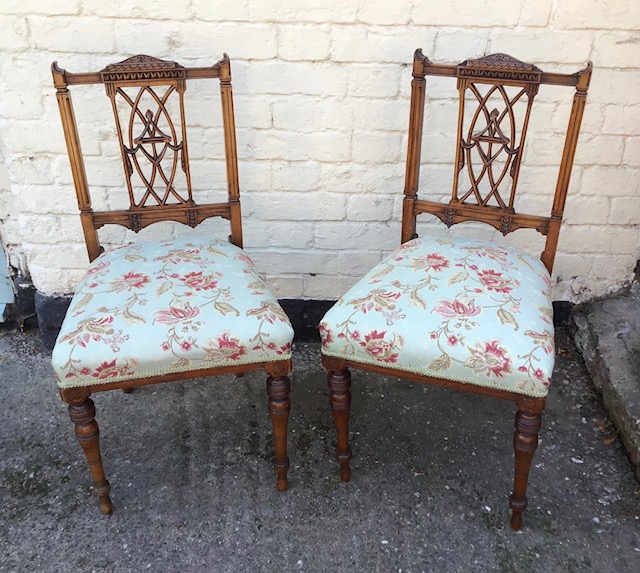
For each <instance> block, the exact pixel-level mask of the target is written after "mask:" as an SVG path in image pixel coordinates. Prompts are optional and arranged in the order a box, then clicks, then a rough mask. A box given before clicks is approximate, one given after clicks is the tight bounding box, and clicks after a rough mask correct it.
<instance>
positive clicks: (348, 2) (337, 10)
mask: <svg viewBox="0 0 640 573" xmlns="http://www.w3.org/2000/svg"><path fill="white" fill-rule="evenodd" d="M357 11H358V0H291V1H290V2H281V3H274V2H272V1H270V0H253V1H252V2H250V5H249V14H250V17H251V19H252V20H256V21H271V22H319V23H325V22H335V23H343V22H354V21H355V20H356V14H357Z"/></svg>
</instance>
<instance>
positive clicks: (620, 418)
mask: <svg viewBox="0 0 640 573" xmlns="http://www.w3.org/2000/svg"><path fill="white" fill-rule="evenodd" d="M574 319H575V323H576V329H575V342H576V344H577V346H578V348H579V350H580V353H581V354H582V357H583V359H584V361H585V364H586V366H587V370H588V372H589V374H590V376H591V379H592V380H593V383H594V386H595V387H596V389H597V390H598V393H599V394H601V396H602V401H603V404H604V407H605V408H606V410H607V412H608V414H609V417H610V418H611V420H612V422H613V424H614V426H615V428H616V430H617V431H618V436H619V437H620V440H621V441H622V443H623V445H624V446H625V448H626V450H627V452H628V453H629V458H630V459H631V463H632V464H633V466H634V468H635V472H636V477H637V478H638V481H640V374H639V373H640V283H635V284H634V285H633V287H632V288H631V289H629V290H628V291H622V292H620V293H618V294H616V295H612V296H608V297H606V298H604V299H602V300H598V301H594V302H592V303H589V304H586V305H583V306H582V307H581V308H579V309H577V310H576V312H575V315H574Z"/></svg>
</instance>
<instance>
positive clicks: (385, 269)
mask: <svg viewBox="0 0 640 573" xmlns="http://www.w3.org/2000/svg"><path fill="white" fill-rule="evenodd" d="M591 69H592V66H591V63H589V64H588V65H587V67H586V68H585V69H583V70H581V71H579V72H577V73H575V74H570V75H569V74H566V75H565V74H557V73H546V72H543V71H541V70H540V69H538V68H537V67H536V66H533V65H530V64H525V63H523V62H521V61H519V60H516V59H515V58H512V57H511V56H508V55H504V54H493V55H490V56H486V57H483V58H480V59H476V60H467V61H465V62H463V63H461V64H459V65H457V66H455V65H438V64H433V63H431V62H430V61H429V59H428V58H426V57H425V56H424V55H423V54H422V51H421V50H417V51H416V53H415V56H414V61H413V81H412V83H411V111H410V119H409V143H408V152H407V164H406V181H405V187H404V202H403V213H402V237H401V246H400V247H399V248H398V249H396V250H395V251H393V252H392V253H391V254H390V255H389V256H388V257H386V258H385V259H384V260H383V261H382V262H381V263H380V264H379V265H378V266H376V267H375V268H374V269H372V270H371V271H370V272H369V273H368V274H367V275H365V276H364V278H362V279H361V280H360V281H359V282H358V283H357V284H356V285H355V286H354V287H353V288H351V289H350V290H349V291H348V292H347V293H346V294H344V295H343V296H342V297H341V298H340V299H339V300H338V302H337V303H336V304H335V306H333V308H331V309H330V310H329V311H328V312H327V314H326V315H325V317H324V318H323V320H322V321H321V323H320V332H321V336H322V353H323V365H324V367H325V369H327V370H328V384H329V398H330V403H331V407H332V411H333V417H334V421H335V425H336V431H337V442H338V447H337V459H338V461H339V463H340V477H341V479H342V481H349V479H350V477H351V469H350V463H349V462H350V460H351V450H350V447H349V436H348V430H349V408H350V404H351V393H350V388H351V374H350V371H349V368H355V369H360V370H368V371H371V372H377V373H380V374H383V375H386V376H395V377H400V378H407V379H410V380H416V381H419V382H424V383H427V384H438V385H441V386H446V387H451V388H456V389H458V390H463V391H467V392H475V393H478V394H485V395H488V396H496V397H498V398H503V399H507V400H513V401H514V402H515V404H516V407H517V414H516V419H515V436H514V450H515V481H514V487H513V494H512V495H511V497H510V507H511V510H512V516H511V527H512V528H513V529H516V530H517V529H520V527H521V526H522V513H523V512H524V511H525V509H526V507H527V497H526V489H527V480H528V476H529V469H530V466H531V460H532V458H533V455H534V452H535V450H536V446H537V443H538V431H539V429H540V424H541V414H542V411H543V410H544V407H545V399H546V396H547V392H548V387H549V384H550V382H551V373H552V370H553V365H554V332H553V309H552V305H551V298H550V287H551V279H550V276H551V271H552V268H553V262H554V258H555V254H556V247H557V243H558V234H559V231H560V224H561V222H562V214H563V210H564V205H565V198H566V195H567V188H568V186H569V178H570V175H571V167H572V164H573V158H574V154H575V149H576V143H577V139H578V132H579V129H580V122H581V120H582V115H583V110H584V105H585V100H586V96H587V88H588V86H589V81H590V78H591ZM427 75H429V76H446V77H452V78H457V84H458V91H459V112H458V124H457V138H456V146H455V149H456V157H455V163H454V170H453V194H452V197H451V200H450V201H449V202H448V203H439V202H435V201H428V200H425V199H419V198H418V179H419V170H420V148H421V142H422V130H423V118H424V105H425V87H426V81H425V76H427ZM547 84H548V85H554V86H568V87H574V88H575V94H574V96H573V107H572V110H571V116H570V119H569V125H568V130H567V134H566V140H565V144H564V151H563V153H562V159H561V162H560V173H559V176H558V180H557V186H556V191H555V196H554V199H553V207H552V209H551V214H550V216H548V217H543V216H534V215H527V214H520V213H517V212H516V210H515V197H516V185H517V182H518V175H519V172H520V164H521V160H522V150H523V149H524V142H525V136H526V133H527V127H528V124H529V118H530V113H531V106H532V103H533V100H534V97H535V96H536V94H537V93H538V89H539V87H540V86H541V85H547ZM518 103H520V106H519V107H524V114H523V115H524V117H522V114H521V115H520V116H517V114H516V112H515V108H516V104H518ZM518 118H519V119H518ZM517 120H518V121H517ZM505 187H506V188H507V189H508V193H507V194H506V195H504V198H503V195H502V194H504V191H503V189H504V188H505ZM501 193H502V194H501ZM421 213H430V214H432V215H435V216H436V217H438V218H439V219H440V220H441V221H442V222H443V223H445V224H446V225H447V227H451V226H452V225H454V224H456V223H460V222H464V221H479V222H483V223H487V224H489V225H491V226H492V227H494V228H495V229H496V230H498V231H500V232H501V233H502V234H503V235H506V234H507V233H510V232H512V231H515V230H517V229H521V228H526V229H535V230H536V231H538V232H540V233H542V235H546V243H545V247H544V251H543V253H542V255H541V257H540V260H538V259H537V258H535V257H531V256H530V255H528V254H526V253H525V252H523V251H520V250H518V249H516V248H511V247H505V246H502V245H500V244H497V243H494V242H481V241H476V240H464V239H461V238H450V239H446V240H442V239H441V240H436V239H431V238H428V237H425V238H418V235H417V234H416V217H417V215H419V214H421Z"/></svg>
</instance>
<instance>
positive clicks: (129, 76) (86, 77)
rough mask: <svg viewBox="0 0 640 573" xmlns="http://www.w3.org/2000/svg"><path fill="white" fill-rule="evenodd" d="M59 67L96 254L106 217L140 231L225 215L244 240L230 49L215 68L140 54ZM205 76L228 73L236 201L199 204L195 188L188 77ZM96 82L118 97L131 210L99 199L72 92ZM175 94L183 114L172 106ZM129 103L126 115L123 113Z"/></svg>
mask: <svg viewBox="0 0 640 573" xmlns="http://www.w3.org/2000/svg"><path fill="white" fill-rule="evenodd" d="M51 71H52V74H53V80H54V85H55V87H56V89H57V96H56V97H57V99H58V104H59V108H60V116H61V119H62V125H63V128H64V132H65V140H66V143H67V150H68V152H69V160H70V162H71V170H72V174H73V179H74V184H75V187H76V194H77V196H78V207H79V208H80V211H81V214H82V227H83V231H84V235H85V241H86V243H87V251H88V253H89V259H90V260H91V261H93V260H94V259H95V258H96V257H97V256H98V255H99V253H100V244H99V241H98V235H97V233H96V230H97V229H98V228H100V227H101V226H103V225H105V224H117V225H123V226H125V227H127V228H129V229H131V230H133V231H134V232H139V231H140V230H141V229H143V228H144V227H146V226H148V225H150V224H153V223H156V222H159V221H177V222H179V223H183V224H185V225H189V226H191V227H195V226H196V225H198V224H199V223H201V222H202V221H204V220H205V219H207V218H209V217H216V216H221V217H224V218H226V219H229V221H230V223H231V234H232V237H233V243H234V244H236V245H238V246H240V247H241V246H242V221H241V210H240V189H239V184H238V165H237V149H236V136H235V120H234V117H233V92H232V87H231V64H230V60H229V58H228V56H227V55H226V54H225V55H224V57H223V59H222V60H220V61H219V62H218V63H217V64H216V65H214V66H211V67H208V68H185V67H183V66H181V65H180V64H177V63H176V62H170V61H164V60H160V59H157V58H153V57H151V56H145V55H139V56H133V57H131V58H128V59H126V60H124V61H122V62H117V63H114V64H110V65H108V66H106V67H105V68H104V69H103V70H101V71H100V72H95V73H79V74H73V73H69V72H67V71H65V70H64V69H62V68H60V67H59V66H58V65H57V64H56V63H55V62H54V63H53V65H52V67H51ZM203 78H218V79H219V80H220V93H221V104H222V115H223V125H224V137H225V159H226V163H227V183H228V202H226V203H211V204H202V205H197V204H196V203H195V201H194V199H193V196H192V187H191V173H190V166H189V154H188V145H187V131H186V116H185V109H184V108H185V101H184V92H185V90H186V86H187V82H188V81H190V80H194V79H203ZM90 84H102V85H104V86H105V89H106V93H107V96H108V97H109V100H110V101H111V107H112V110H113V113H114V118H115V122H116V130H117V134H118V140H119V145H120V152H121V156H122V164H123V169H124V177H125V182H126V185H127V189H128V192H129V202H130V207H129V209H128V210H124V211H94V210H93V209H92V206H91V197H90V193H89V185H88V182H87V178H86V172H85V167H84V159H83V157H82V151H81V149H80V143H79V141H80V140H79V136H78V129H77V125H76V119H75V116H74V113H73V107H72V104H71V94H70V92H69V86H70V85H90ZM163 88H164V89H163ZM175 98H177V100H176V102H177V103H176V105H175V106H174V107H176V108H177V110H178V111H177V113H176V114H175V115H176V117H179V121H178V122H176V121H175V119H174V117H173V111H171V110H170V108H169V107H168V106H169V102H170V100H171V101H174V99H175ZM118 102H120V105H119V104H118ZM123 106H124V108H123ZM125 108H126V109H128V112H127V118H126V120H125V118H123V117H121V115H122V114H123V113H124V111H123V110H124V109H125ZM178 124H179V125H178ZM114 183H117V180H114ZM140 185H141V187H139V186H140ZM139 192H140V193H139Z"/></svg>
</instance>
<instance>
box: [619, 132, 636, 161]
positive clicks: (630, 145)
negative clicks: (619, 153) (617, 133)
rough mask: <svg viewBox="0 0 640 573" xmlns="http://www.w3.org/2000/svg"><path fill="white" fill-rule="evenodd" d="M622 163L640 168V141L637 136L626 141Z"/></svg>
mask: <svg viewBox="0 0 640 573" xmlns="http://www.w3.org/2000/svg"><path fill="white" fill-rule="evenodd" d="M622 162H623V163H624V165H632V166H634V167H640V139H638V136H637V135H636V136H635V137H629V138H627V139H626V141H625V145H624V156H623V158H622Z"/></svg>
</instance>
